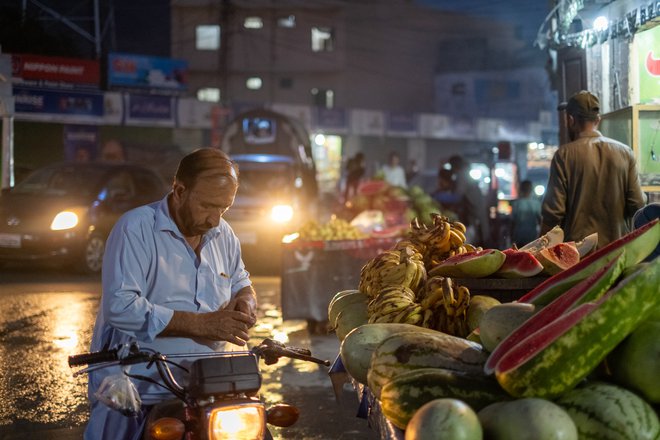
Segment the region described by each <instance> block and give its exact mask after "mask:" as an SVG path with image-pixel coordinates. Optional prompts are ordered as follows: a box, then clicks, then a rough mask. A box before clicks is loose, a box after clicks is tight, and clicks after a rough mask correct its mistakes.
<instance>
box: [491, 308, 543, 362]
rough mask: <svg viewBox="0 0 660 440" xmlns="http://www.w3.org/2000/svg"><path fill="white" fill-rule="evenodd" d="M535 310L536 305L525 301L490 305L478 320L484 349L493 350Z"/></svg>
mask: <svg viewBox="0 0 660 440" xmlns="http://www.w3.org/2000/svg"><path fill="white" fill-rule="evenodd" d="M535 312H536V307H535V306H534V305H533V304H526V303H517V302H511V303H504V304H499V305H496V306H494V307H491V308H490V309H488V311H487V312H486V313H484V315H483V317H482V318H481V321H480V322H479V337H480V338H481V345H483V347H484V348H485V349H486V350H488V351H493V350H494V349H495V347H497V344H499V343H500V342H501V341H502V340H503V339H504V338H506V337H507V336H508V335H509V334H510V333H511V332H513V331H514V330H515V329H516V328H518V326H520V325H521V324H522V323H523V322H525V321H527V320H528V319H529V318H530V317H531V316H532V315H533V314H534V313H535Z"/></svg>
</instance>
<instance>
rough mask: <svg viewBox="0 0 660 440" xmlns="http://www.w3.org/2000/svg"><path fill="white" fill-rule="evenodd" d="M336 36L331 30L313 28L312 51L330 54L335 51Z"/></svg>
mask: <svg viewBox="0 0 660 440" xmlns="http://www.w3.org/2000/svg"><path fill="white" fill-rule="evenodd" d="M333 46H334V36H333V32H332V29H331V28H324V27H313V28H312V50H313V51H314V52H330V51H332V50H333V49H334V47H333Z"/></svg>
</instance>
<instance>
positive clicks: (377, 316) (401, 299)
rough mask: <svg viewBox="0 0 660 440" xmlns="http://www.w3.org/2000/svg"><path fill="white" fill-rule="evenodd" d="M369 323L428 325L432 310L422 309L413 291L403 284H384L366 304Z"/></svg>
mask: <svg viewBox="0 0 660 440" xmlns="http://www.w3.org/2000/svg"><path fill="white" fill-rule="evenodd" d="M367 316H369V323H399V324H412V325H421V326H425V327H428V326H429V324H430V322H431V319H432V317H433V311H432V310H426V311H424V310H422V306H421V305H420V304H418V303H416V302H415V292H413V291H412V290H411V289H409V288H408V287H405V286H386V287H384V288H383V289H382V290H381V291H380V292H379V293H378V295H376V297H375V298H373V299H372V300H371V301H369V304H368V305H367ZM424 324H427V325H424Z"/></svg>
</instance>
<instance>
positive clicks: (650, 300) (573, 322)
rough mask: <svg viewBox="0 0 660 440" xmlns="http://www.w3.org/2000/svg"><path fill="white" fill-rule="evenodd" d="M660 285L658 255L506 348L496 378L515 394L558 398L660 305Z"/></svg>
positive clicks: (496, 369)
mask: <svg viewBox="0 0 660 440" xmlns="http://www.w3.org/2000/svg"><path fill="white" fill-rule="evenodd" d="M626 253H627V251H626ZM624 255H625V254H624ZM658 285H660V259H655V260H654V261H652V262H651V263H650V264H649V265H648V266H646V267H645V268H643V269H640V270H638V271H637V272H635V273H633V274H632V275H631V276H629V277H628V278H626V279H624V280H623V281H621V282H619V284H618V285H617V286H616V287H614V288H613V289H611V290H609V291H608V292H607V293H606V294H605V295H603V296H602V297H600V298H599V299H598V300H596V301H595V302H588V303H584V304H581V305H579V306H578V307H576V308H573V309H572V310H571V311H569V312H567V313H564V314H563V315H561V316H560V317H559V318H557V319H555V320H554V321H552V322H550V323H549V324H547V325H545V326H544V327H542V328H540V329H539V330H537V331H536V332H534V333H533V334H531V335H529V336H528V337H526V338H524V339H522V340H521V341H520V342H519V343H518V344H516V345H515V346H513V347H512V348H511V349H510V350H508V351H506V353H505V354H504V355H503V356H502V358H501V359H500V360H499V362H497V363H496V365H495V376H496V378H497V381H498V382H499V383H500V385H501V386H502V388H504V389H505V390H507V392H509V393H510V394H511V395H513V396H516V397H545V398H554V397H557V396H560V395H562V394H563V393H565V392H566V391H568V390H570V389H572V388H574V387H575V386H576V385H577V384H578V383H579V382H580V381H581V380H582V379H584V378H585V377H586V376H587V375H588V374H589V373H590V372H591V371H592V370H594V369H595V368H596V366H597V365H598V364H599V363H600V362H601V361H602V360H603V359H604V358H605V356H606V355H607V354H608V353H609V352H610V351H612V349H614V347H616V346H617V345H618V344H619V343H620V342H621V341H622V340H623V339H625V337H626V336H628V335H629V334H630V333H631V332H632V331H633V330H634V329H635V328H636V327H637V326H638V325H639V324H640V323H642V322H643V321H644V320H645V319H646V318H647V317H648V316H650V315H651V313H653V311H654V309H656V308H657V307H659V306H660V295H658Z"/></svg>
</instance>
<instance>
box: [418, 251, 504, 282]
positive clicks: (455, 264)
mask: <svg viewBox="0 0 660 440" xmlns="http://www.w3.org/2000/svg"><path fill="white" fill-rule="evenodd" d="M505 259H506V256H505V255H504V253H503V252H502V251H500V250H497V249H484V250H481V251H475V252H469V253H466V254H460V255H454V256H453V257H449V258H447V259H446V260H444V261H442V262H441V263H440V264H438V265H436V266H434V267H433V268H432V269H431V270H430V271H429V273H428V276H429V277H433V276H445V277H455V278H483V277H487V276H488V275H492V274H493V273H495V272H497V270H498V269H499V268H500V266H502V264H503V263H504V260H505Z"/></svg>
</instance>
